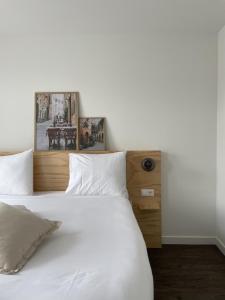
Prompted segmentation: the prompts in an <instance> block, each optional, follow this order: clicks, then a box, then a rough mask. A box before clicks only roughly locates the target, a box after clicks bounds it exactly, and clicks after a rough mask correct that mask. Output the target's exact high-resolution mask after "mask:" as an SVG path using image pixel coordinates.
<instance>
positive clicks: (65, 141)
mask: <svg viewBox="0 0 225 300" xmlns="http://www.w3.org/2000/svg"><path fill="white" fill-rule="evenodd" d="M78 107H79V93H78V92H54V93H52V92H40V93H39V92H38V93H35V150H39V151H41V150H42V151H43V150H71V149H78V147H79V142H78V121H79V116H78Z"/></svg>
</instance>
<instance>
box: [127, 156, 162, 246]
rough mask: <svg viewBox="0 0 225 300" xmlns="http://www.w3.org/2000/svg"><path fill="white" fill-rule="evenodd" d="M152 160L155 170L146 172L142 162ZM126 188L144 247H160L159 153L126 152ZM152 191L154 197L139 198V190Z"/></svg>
mask: <svg viewBox="0 0 225 300" xmlns="http://www.w3.org/2000/svg"><path fill="white" fill-rule="evenodd" d="M145 158H152V159H153V160H154V162H155V169H154V170H152V171H151V172H146V171H144V170H143V168H142V161H143V159H145ZM127 188H128V192H129V198H130V200H131V202H132V206H133V211H134V214H135V216H136V219H137V221H138V224H139V226H140V229H141V231H142V234H143V236H144V239H145V242H146V246H147V247H150V248H159V247H161V152H160V151H128V152H127ZM143 188H150V189H154V193H155V194H154V197H143V196H141V189H143Z"/></svg>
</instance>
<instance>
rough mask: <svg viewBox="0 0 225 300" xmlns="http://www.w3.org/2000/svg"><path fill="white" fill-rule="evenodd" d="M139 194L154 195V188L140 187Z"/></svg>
mask: <svg viewBox="0 0 225 300" xmlns="http://www.w3.org/2000/svg"><path fill="white" fill-rule="evenodd" d="M141 196H142V197H154V196H155V190H154V189H141Z"/></svg>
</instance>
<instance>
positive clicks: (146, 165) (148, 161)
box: [141, 158, 155, 172]
mask: <svg viewBox="0 0 225 300" xmlns="http://www.w3.org/2000/svg"><path fill="white" fill-rule="evenodd" d="M141 166H142V168H143V170H144V171H146V172H151V171H153V170H154V169H155V161H154V159H152V158H145V159H143V160H142V162H141Z"/></svg>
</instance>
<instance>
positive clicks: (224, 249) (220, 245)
mask: <svg viewBox="0 0 225 300" xmlns="http://www.w3.org/2000/svg"><path fill="white" fill-rule="evenodd" d="M216 246H217V248H218V249H219V250H220V251H221V252H222V253H223V255H225V245H224V243H223V242H222V241H221V240H220V239H219V238H218V237H217V238H216Z"/></svg>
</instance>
